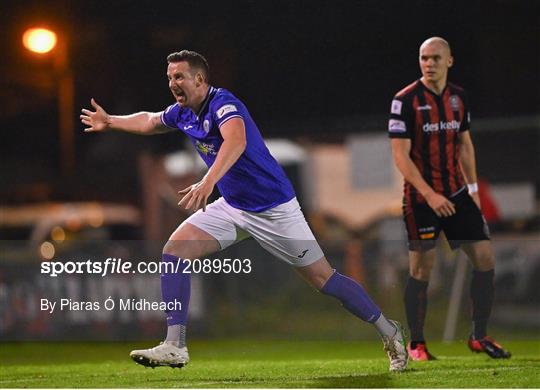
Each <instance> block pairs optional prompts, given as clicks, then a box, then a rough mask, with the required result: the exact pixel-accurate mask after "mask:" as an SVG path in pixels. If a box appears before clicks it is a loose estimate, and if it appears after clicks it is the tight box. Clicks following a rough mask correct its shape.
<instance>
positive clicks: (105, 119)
mask: <svg viewBox="0 0 540 390" xmlns="http://www.w3.org/2000/svg"><path fill="white" fill-rule="evenodd" d="M90 103H91V104H92V107H94V109H95V110H96V111H95V112H93V111H90V110H87V109H86V108H83V109H82V110H81V111H82V115H81V116H80V118H81V122H82V123H83V124H84V125H86V126H89V127H87V128H85V129H84V131H86V132H91V131H103V130H107V129H108V128H109V124H110V118H109V114H107V112H106V111H105V110H104V109H103V107H101V106H100V105H99V104H97V103H96V101H95V100H94V98H92V100H90Z"/></svg>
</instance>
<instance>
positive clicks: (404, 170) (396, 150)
mask: <svg viewBox="0 0 540 390" xmlns="http://www.w3.org/2000/svg"><path fill="white" fill-rule="evenodd" d="M391 143H392V156H393V157H394V163H395V164H396V166H397V168H398V170H399V171H400V172H401V174H402V175H403V177H404V178H405V180H406V181H407V182H409V183H410V184H412V185H413V186H414V188H416V190H417V191H418V192H420V194H422V196H423V197H424V198H425V199H426V202H427V203H428V205H429V207H431V208H432V209H433V211H434V212H435V214H437V216H439V217H449V216H451V215H453V214H455V212H456V209H455V207H454V204H453V203H452V202H450V201H449V200H448V199H446V198H445V197H444V196H443V195H441V194H438V193H436V192H435V191H434V190H433V188H431V186H430V185H429V184H428V183H426V181H425V180H424V178H423V177H422V175H421V174H420V171H419V170H418V168H417V167H416V165H414V162H413V161H412V160H411V157H410V151H411V140H410V139H407V138H392V139H391Z"/></svg>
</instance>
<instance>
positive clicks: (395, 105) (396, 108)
mask: <svg viewBox="0 0 540 390" xmlns="http://www.w3.org/2000/svg"><path fill="white" fill-rule="evenodd" d="M402 104H403V103H401V102H400V101H399V100H392V108H391V109H390V112H391V113H392V114H396V115H401V105H402Z"/></svg>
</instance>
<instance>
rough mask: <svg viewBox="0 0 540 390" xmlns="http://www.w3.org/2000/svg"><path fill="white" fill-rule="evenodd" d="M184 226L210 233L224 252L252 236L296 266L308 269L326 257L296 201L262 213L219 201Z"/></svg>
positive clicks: (199, 212) (199, 211) (196, 214)
mask: <svg viewBox="0 0 540 390" xmlns="http://www.w3.org/2000/svg"><path fill="white" fill-rule="evenodd" d="M183 223H190V224H192V225H194V226H196V227H198V228H199V229H201V230H204V231H205V232H206V233H208V234H210V235H211V236H212V237H214V238H215V239H216V240H217V241H218V242H219V244H220V245H221V249H225V248H227V247H229V246H231V245H232V244H234V243H236V242H239V241H242V240H243V239H245V238H248V237H250V236H251V237H253V238H254V239H255V240H257V242H258V243H259V244H260V245H261V246H262V247H263V248H264V249H266V250H267V251H268V252H270V253H272V254H273V255H274V256H276V257H278V258H279V259H281V260H284V261H285V262H287V263H289V264H291V265H293V266H295V267H304V266H306V265H309V264H311V263H314V262H315V261H317V260H319V259H321V258H322V257H323V256H324V254H323V251H322V250H321V248H320V246H319V244H318V243H317V240H316V239H315V236H313V233H312V232H311V229H310V228H309V226H308V224H307V222H306V219H305V218H304V214H303V213H302V211H301V209H300V205H299V204H298V201H297V200H296V198H293V199H291V200H290V201H288V202H286V203H283V204H280V205H279V206H276V207H274V208H271V209H269V210H266V211H263V212H260V213H255V212H250V211H244V210H239V209H236V208H234V207H232V206H231V205H229V204H228V203H227V202H226V201H225V199H223V198H219V199H218V200H216V201H215V202H213V203H211V204H209V205H208V206H206V211H205V212H203V211H202V210H198V211H197V212H196V213H195V214H193V215H191V216H190V217H189V218H188V219H186V220H185V221H184V222H183Z"/></svg>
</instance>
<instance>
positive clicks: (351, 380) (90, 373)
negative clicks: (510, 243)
mask: <svg viewBox="0 0 540 390" xmlns="http://www.w3.org/2000/svg"><path fill="white" fill-rule="evenodd" d="M148 346H150V345H149V344H148V343H143V344H141V343H129V344H127V343H68V342H58V343H4V344H1V345H0V361H1V364H0V388H6V387H10V388H23V387H40V388H44V387H77V388H78V387H87V388H88V387H94V388H95V387H98V388H99V387H106V388H110V387H130V388H134V387H144V388H156V387H159V388H165V387H189V388H194V387H204V388H209V387H216V388H217V387H235V388H239V387H248V388H260V387H273V388H276V387H296V388H298V387H311V388H321V387H331V388H339V387H344V388H359V387H371V388H373V387H446V388H452V387H459V388H463V387H467V388H475V387H476V388H487V387H505V388H506V387H521V388H524V387H525V388H538V387H540V375H539V370H538V367H540V344H539V341H538V340H535V341H526V342H525V341H514V342H509V343H505V346H506V347H507V348H508V349H509V350H511V351H512V353H513V355H514V356H513V357H512V358H511V359H509V360H504V361H501V360H498V361H495V360H492V359H490V358H489V357H487V355H485V354H472V353H471V352H469V351H468V349H467V347H466V346H465V345H464V343H454V344H450V345H448V344H441V343H431V344H430V350H431V351H432V352H433V353H434V354H435V355H436V356H437V357H438V358H439V360H436V361H430V362H411V363H410V364H409V369H408V371H407V372H405V373H402V374H390V373H389V372H388V361H387V359H386V357H385V356H384V354H383V352H382V346H381V344H380V343H377V342H357V341H355V342H343V341H340V342H330V341H322V342H319V341H260V340H230V341H220V340H212V341H197V340H195V341H193V342H191V344H190V355H191V363H190V364H189V365H188V366H186V367H184V368H183V369H171V368H168V367H162V368H156V369H155V370H153V369H149V368H144V367H142V366H139V365H136V364H135V363H134V362H133V361H131V359H129V357H128V353H129V351H130V349H135V348H146V347H148Z"/></svg>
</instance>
